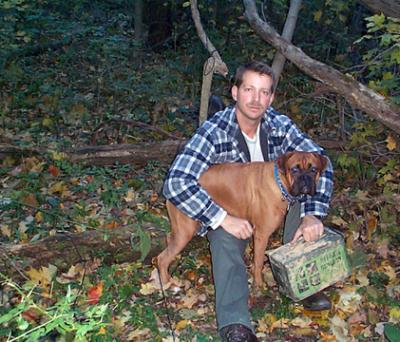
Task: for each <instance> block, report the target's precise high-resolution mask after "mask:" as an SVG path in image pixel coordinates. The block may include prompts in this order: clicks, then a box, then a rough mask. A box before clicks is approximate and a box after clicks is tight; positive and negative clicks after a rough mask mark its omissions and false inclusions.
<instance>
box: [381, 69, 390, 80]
mask: <svg viewBox="0 0 400 342" xmlns="http://www.w3.org/2000/svg"><path fill="white" fill-rule="evenodd" d="M382 78H383V79H384V80H391V79H392V78H393V74H392V73H391V72H390V71H386V72H384V73H383V75H382Z"/></svg>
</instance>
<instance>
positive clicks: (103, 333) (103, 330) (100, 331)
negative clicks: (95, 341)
mask: <svg viewBox="0 0 400 342" xmlns="http://www.w3.org/2000/svg"><path fill="white" fill-rule="evenodd" d="M105 334H106V329H105V328H104V327H101V328H100V329H99V332H98V333H97V335H105Z"/></svg>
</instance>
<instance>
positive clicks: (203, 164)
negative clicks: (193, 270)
mask: <svg viewBox="0 0 400 342" xmlns="http://www.w3.org/2000/svg"><path fill="white" fill-rule="evenodd" d="M261 130H262V131H263V136H264V137H265V138H264V141H261V146H262V147H263V146H264V151H266V152H265V154H266V155H265V154H264V159H265V160H275V159H276V158H278V157H279V156H281V155H282V154H284V153H286V152H288V151H294V150H298V151H308V152H318V153H321V154H324V151H323V150H322V148H321V147H320V146H318V145H317V144H316V143H314V142H313V141H312V140H311V139H310V138H309V137H308V136H307V135H305V134H304V133H303V132H301V131H300V130H299V128H298V127H297V126H296V125H295V124H294V122H293V121H292V120H291V119H289V118H288V117H287V116H285V115H282V114H280V113H278V112H277V111H275V110H274V109H273V108H272V107H269V108H268V110H267V111H266V112H265V114H264V116H263V117H262V120H261V127H260V131H261ZM239 131H240V128H239V125H238V123H237V120H236V115H235V108H234V107H227V108H225V110H223V111H220V112H217V113H215V114H214V115H213V116H212V117H211V118H210V119H209V120H207V121H205V122H204V123H203V125H202V126H201V127H199V128H198V130H197V131H196V133H195V134H194V136H193V137H192V138H191V139H190V140H189V142H188V143H187V144H186V145H185V147H184V148H183V150H182V151H181V152H180V153H179V154H178V155H177V157H176V158H175V160H174V162H173V164H172V165H171V168H170V169H169V171H168V174H167V177H166V180H165V182H164V189H163V193H164V196H165V197H166V199H168V200H169V201H171V202H172V203H173V204H174V205H175V206H176V207H178V208H179V209H180V210H181V211H182V212H183V213H185V214H186V215H188V216H189V217H191V218H193V219H195V220H197V221H199V222H200V223H201V227H200V229H199V232H198V234H199V235H205V234H206V233H207V230H208V227H209V226H210V225H212V224H213V222H215V220H216V218H217V217H220V216H221V215H222V214H223V212H224V209H223V208H221V207H220V206H219V205H218V204H216V203H215V202H214V201H213V200H212V199H211V197H210V196H209V195H208V193H207V192H206V191H205V190H204V189H203V188H201V186H200V185H199V184H198V179H199V178H200V176H201V174H202V173H203V172H205V171H206V170H207V169H208V168H209V167H210V166H212V165H214V164H221V163H233V162H244V163H245V162H249V161H250V160H249V159H248V157H247V155H246V153H245V152H244V151H241V150H240V148H239V141H238V138H237V137H238V132H239ZM260 137H261V133H260ZM265 140H267V141H265ZM264 151H263V152H264ZM332 190H333V171H332V165H331V163H330V162H329V163H328V167H327V169H326V170H325V171H324V172H323V173H322V174H321V177H320V178H319V182H318V184H317V191H316V194H315V195H314V196H304V198H303V199H302V200H301V217H304V216H305V215H316V216H320V217H324V216H326V215H327V212H328V209H329V201H330V198H331V195H332Z"/></svg>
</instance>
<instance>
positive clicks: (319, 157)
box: [318, 154, 328, 173]
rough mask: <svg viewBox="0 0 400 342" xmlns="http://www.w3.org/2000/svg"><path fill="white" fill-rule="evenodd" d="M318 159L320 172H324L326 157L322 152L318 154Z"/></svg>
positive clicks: (326, 162) (326, 164)
mask: <svg viewBox="0 0 400 342" xmlns="http://www.w3.org/2000/svg"><path fill="white" fill-rule="evenodd" d="M318 159H319V162H320V173H322V172H324V171H325V169H326V167H327V166H328V158H327V157H326V156H324V155H322V154H318Z"/></svg>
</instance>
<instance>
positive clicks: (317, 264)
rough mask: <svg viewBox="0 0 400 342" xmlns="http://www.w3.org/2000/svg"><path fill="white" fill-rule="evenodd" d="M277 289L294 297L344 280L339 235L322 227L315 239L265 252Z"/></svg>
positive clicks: (344, 258) (347, 267)
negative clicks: (323, 229)
mask: <svg viewBox="0 0 400 342" xmlns="http://www.w3.org/2000/svg"><path fill="white" fill-rule="evenodd" d="M267 254H268V256H269V260H270V263H271V267H272V272H273V274H274V277H275V279H276V281H277V283H278V285H279V290H280V291H281V292H282V293H284V294H285V295H286V296H288V297H290V298H291V299H293V300H294V301H299V300H302V299H304V298H307V297H309V296H311V295H313V294H314V293H317V292H319V291H321V290H322V289H324V288H326V287H328V286H330V285H332V284H334V283H336V282H338V281H341V280H344V279H345V278H346V277H348V276H349V275H350V273H351V270H350V264H349V260H348V256H347V253H346V248H345V244H344V239H343V236H342V235H341V234H339V233H337V232H335V231H334V230H332V229H329V228H326V227H325V232H324V235H323V236H322V237H321V238H320V239H318V240H317V241H312V242H304V241H303V240H301V241H298V242H296V243H294V244H286V245H283V246H281V247H279V248H277V249H274V250H271V251H268V252H267Z"/></svg>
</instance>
